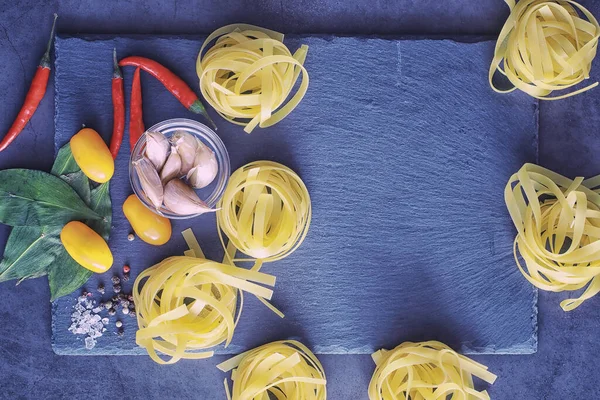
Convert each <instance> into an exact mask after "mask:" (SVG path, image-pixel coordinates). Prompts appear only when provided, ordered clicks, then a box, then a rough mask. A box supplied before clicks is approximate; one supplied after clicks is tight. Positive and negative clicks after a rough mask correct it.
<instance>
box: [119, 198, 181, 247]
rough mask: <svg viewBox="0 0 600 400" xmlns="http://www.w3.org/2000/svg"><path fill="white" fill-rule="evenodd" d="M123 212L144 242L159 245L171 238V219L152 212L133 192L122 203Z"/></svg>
mask: <svg viewBox="0 0 600 400" xmlns="http://www.w3.org/2000/svg"><path fill="white" fill-rule="evenodd" d="M123 213H124V214H125V218H127V221H129V223H130V224H131V227H132V228H133V230H134V231H135V233H136V235H138V237H139V238H140V239H142V240H143V241H144V242H146V243H149V244H152V245H154V246H160V245H163V244H165V243H167V242H168V241H169V239H170V238H171V221H169V219H168V218H165V217H162V216H160V215H158V214H155V213H154V212H152V211H151V210H150V209H149V208H148V207H146V206H145V205H144V204H143V203H142V202H141V201H140V199H138V198H137V196H136V195H135V194H132V195H131V196H129V197H128V198H127V200H125V203H123Z"/></svg>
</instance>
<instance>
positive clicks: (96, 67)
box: [52, 37, 537, 355]
mask: <svg viewBox="0 0 600 400" xmlns="http://www.w3.org/2000/svg"><path fill="white" fill-rule="evenodd" d="M200 43H201V39H200V38H189V39H178V38H148V39H135V38H129V39H128V38H107V39H105V40H100V39H98V40H91V39H86V38H77V37H71V38H69V37H66V38H62V37H61V38H58V39H57V41H56V75H55V76H56V80H55V92H56V97H55V99H56V116H55V123H56V134H55V145H56V148H57V149H58V148H60V147H61V146H62V145H63V144H64V143H66V142H67V141H68V140H69V139H70V138H71V136H72V135H73V134H74V132H76V131H77V130H78V129H79V127H80V126H81V124H82V123H85V124H86V126H89V127H94V128H95V129H97V130H98V131H99V132H100V133H101V134H102V135H103V136H104V137H105V138H106V139H107V141H108V139H109V137H110V134H111V130H112V105H111V103H110V77H111V70H112V69H111V68H112V64H111V62H112V60H111V54H112V49H113V47H115V48H116V49H117V52H118V54H119V57H124V56H127V55H132V54H134V55H143V56H147V57H150V58H152V59H156V60H158V61H161V62H163V63H164V64H165V65H168V66H169V67H172V68H173V70H174V71H175V72H176V73H177V74H179V75H181V76H182V77H184V79H185V80H186V81H187V82H190V83H192V82H193V83H194V86H196V82H197V77H196V76H195V71H194V69H193V68H192V66H193V65H194V59H195V57H196V55H197V51H198V48H199V45H200ZM286 43H287V45H288V46H289V47H290V48H291V49H292V51H293V50H294V49H296V48H297V47H299V46H300V44H302V43H304V44H307V45H308V46H309V56H308V60H307V62H306V68H307V69H308V70H309V71H310V79H311V83H310V89H309V91H308V93H307V95H306V97H305V99H304V100H303V101H302V103H301V104H300V106H299V107H298V108H297V109H296V110H294V112H293V113H292V114H291V115H290V116H289V117H288V118H286V119H285V120H284V121H282V122H281V123H279V124H277V125H275V126H273V127H271V128H268V129H264V130H262V129H257V130H255V131H254V132H253V133H252V134H250V135H248V134H245V133H244V132H243V130H242V128H241V127H238V126H236V125H233V124H230V123H228V122H226V121H224V120H222V119H218V118H219V117H218V116H217V115H216V114H214V113H213V116H214V118H216V121H217V124H218V126H219V130H218V134H219V136H220V137H221V138H222V139H223V141H224V143H225V145H226V147H227V148H228V150H229V152H230V157H231V162H232V168H233V169H237V168H238V167H240V166H242V165H244V164H246V163H247V162H249V161H254V160H261V159H268V160H273V161H277V162H281V163H283V164H286V165H288V166H289V167H291V168H292V169H294V170H295V171H297V172H298V173H299V174H300V176H301V177H302V179H303V180H304V181H305V183H306V185H307V187H308V189H309V192H310V194H311V197H312V203H313V208H314V209H313V219H312V224H311V227H310V231H309V234H308V236H307V238H306V240H305V241H304V243H303V244H302V246H301V247H300V248H299V249H298V250H297V251H296V252H295V253H294V254H293V255H291V256H289V257H288V258H286V259H284V260H281V261H278V262H274V263H272V264H267V265H265V266H264V268H263V271H265V272H268V273H272V274H274V275H276V276H277V285H276V286H275V295H274V298H273V301H274V303H275V304H276V305H277V306H278V307H280V308H281V309H282V310H283V311H284V312H285V313H286V318H285V319H283V320H280V319H279V318H278V317H277V316H275V315H274V314H273V313H271V312H270V311H269V310H268V309H267V308H266V307H264V306H262V305H261V304H260V303H259V302H258V301H256V299H252V298H250V299H249V301H246V304H247V307H245V309H244V312H243V314H242V318H241V322H240V324H239V325H238V328H237V329H236V332H235V336H234V340H233V342H232V344H231V346H229V347H228V348H226V349H219V352H222V353H226V354H236V353H239V352H240V351H242V350H245V349H248V348H252V347H255V346H257V345H259V344H261V343H265V342H268V341H272V340H276V339H280V338H286V337H291V336H297V337H300V338H301V339H302V340H303V341H304V342H305V343H307V344H309V345H310V346H311V347H312V348H313V349H314V351H315V352H316V353H318V354H321V353H324V354H345V353H351V354H352V353H355V354H356V353H358V354H370V353H372V352H373V351H375V350H377V349H379V348H382V347H387V348H389V347H392V346H395V345H397V344H398V343H400V342H403V341H405V340H424V339H428V338H436V339H439V340H442V341H443V342H446V343H448V344H450V345H452V346H454V347H456V348H459V349H461V351H463V352H465V353H513V354H523V353H532V352H534V351H535V350H536V346H537V335H536V328H537V324H536V316H537V305H536V300H537V296H536V292H535V291H534V290H533V288H532V287H531V286H530V285H529V284H528V283H527V282H526V281H525V280H524V279H523V278H522V276H521V274H520V273H519V272H518V270H517V269H516V268H515V267H514V265H513V264H514V260H513V259H512V245H511V243H512V241H513V239H514V233H513V227H512V225H511V222H510V219H509V218H507V212H506V210H505V206H504V201H503V195H502V194H503V190H504V185H505V183H506V181H507V180H508V178H509V176H510V175H511V174H512V173H513V172H514V171H516V170H517V169H518V168H519V167H520V166H521V165H522V164H523V163H524V162H530V161H535V158H536V154H537V153H536V152H537V102H536V101H535V100H534V99H532V98H530V97H528V96H525V95H518V96H513V97H505V96H498V95H496V94H495V93H493V92H492V91H491V90H490V89H489V87H488V83H487V80H486V74H485V71H486V69H487V61H486V58H487V55H488V54H490V53H491V52H492V49H493V46H494V43H493V42H491V41H487V42H480V43H459V42H455V41H450V40H435V41H433V40H382V39H365V38H341V37H320V38H315V37H288V38H287V40H286ZM132 72H133V68H126V70H125V80H126V82H127V83H128V85H127V87H126V92H127V93H129V85H130V82H131V75H132ZM142 87H143V98H144V118H145V123H146V126H147V127H149V126H151V125H154V124H155V123H157V122H160V121H162V120H165V119H168V118H179V117H187V118H198V117H196V116H194V115H193V114H191V113H190V112H188V111H187V110H185V108H184V107H182V106H181V104H179V103H178V102H177V100H176V99H175V98H173V97H172V96H171V95H170V94H169V93H168V92H167V91H166V90H165V89H164V88H163V87H162V86H161V84H160V83H159V82H157V81H156V80H155V79H154V78H152V77H150V76H149V75H144V76H143V78H142ZM199 119H200V120H201V118H199ZM127 128H128V126H126V130H127ZM128 162H129V148H128V144H127V145H125V146H124V147H123V148H122V152H121V153H120V155H119V157H118V159H117V165H116V171H117V172H116V174H115V177H114V178H113V180H112V181H111V185H112V186H111V198H112V201H113V229H112V236H111V240H110V242H109V244H110V247H111V249H112V251H113V254H114V256H115V263H114V266H113V269H112V271H111V272H109V273H106V274H103V275H95V276H94V277H92V279H90V281H89V282H88V284H87V285H86V288H87V289H88V290H89V291H91V292H94V288H95V287H97V285H98V283H99V282H102V283H103V284H104V286H105V287H106V288H107V293H106V294H105V296H104V299H105V300H106V299H109V298H110V297H111V296H112V294H113V293H112V291H111V290H110V288H111V283H110V277H111V275H112V274H113V273H117V274H119V271H120V269H121V267H122V266H123V265H124V264H128V265H130V266H131V268H132V277H133V278H135V276H136V274H137V273H138V272H139V271H141V270H143V269H145V268H148V267H149V266H151V265H153V264H155V263H156V262H158V261H160V260H162V259H163V258H166V257H168V256H171V255H174V254H182V253H183V250H184V249H185V243H184V241H183V238H182V237H181V236H180V235H179V234H178V232H180V231H181V230H182V229H184V228H187V227H192V228H193V229H194V231H195V233H196V234H197V236H198V238H199V241H200V243H201V245H202V246H203V247H204V249H205V251H206V253H207V256H208V257H209V258H212V259H220V258H222V249H221V245H220V243H219V241H218V237H217V233H216V227H215V221H214V215H203V216H201V217H199V218H196V219H192V220H186V221H177V222H174V224H173V230H174V232H175V235H174V239H173V240H172V241H170V242H169V243H168V244H166V245H164V246H161V247H158V248H157V247H153V246H150V245H148V244H146V243H143V242H142V241H140V240H136V241H133V242H129V241H127V235H128V233H129V232H130V226H129V223H128V222H127V220H126V219H125V217H124V215H123V213H122V211H121V209H120V207H119V205H120V204H122V203H123V201H124V200H125V199H126V198H127V196H129V195H130V194H131V193H132V191H131V188H130V184H129V177H128V173H127V171H128ZM132 281H133V279H132ZM132 281H130V282H128V283H125V284H123V287H124V288H125V290H126V291H128V290H129V288H130V287H131V284H132ZM78 294H79V293H74V294H73V295H71V296H66V297H64V298H62V299H59V300H58V301H56V302H55V303H54V305H53V325H52V326H53V348H54V350H55V351H56V352H57V353H58V354H120V355H122V354H144V352H145V350H143V349H141V348H139V347H137V346H136V344H135V330H136V329H135V327H136V321H135V319H133V318H129V317H127V316H120V315H118V317H119V318H120V319H123V320H124V328H125V336H123V337H119V336H117V335H116V328H115V327H114V325H112V324H111V325H110V326H111V328H112V329H109V330H108V332H107V334H106V335H105V336H103V337H101V338H99V339H98V344H97V345H96V347H94V349H92V350H86V349H85V348H84V344H83V337H82V336H76V335H73V334H72V333H71V332H69V331H67V328H68V326H69V325H70V314H71V312H72V306H73V304H74V301H75V300H74V299H75V297H76V296H77V295H78ZM96 298H99V296H97V297H96ZM104 313H106V311H105V312H104ZM114 318H115V317H112V318H111V320H113V321H114ZM256 321H260V323H258V324H257V323H256Z"/></svg>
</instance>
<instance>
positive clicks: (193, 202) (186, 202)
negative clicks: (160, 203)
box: [164, 179, 217, 215]
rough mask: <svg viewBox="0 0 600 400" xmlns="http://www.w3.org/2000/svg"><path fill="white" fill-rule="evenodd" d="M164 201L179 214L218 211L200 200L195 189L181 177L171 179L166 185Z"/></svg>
mask: <svg viewBox="0 0 600 400" xmlns="http://www.w3.org/2000/svg"><path fill="white" fill-rule="evenodd" d="M164 201H165V206H166V207H167V208H168V209H169V210H171V211H173V212H174V213H175V214H179V215H189V214H202V213H205V212H211V211H217V210H216V209H214V208H210V207H209V206H208V205H207V204H206V203H205V202H203V201H202V200H200V198H199V197H198V195H197V194H196V192H194V189H192V188H191V187H189V186H188V185H186V184H185V182H183V181H182V180H180V179H171V180H170V181H169V182H168V183H167V184H166V185H165V195H164Z"/></svg>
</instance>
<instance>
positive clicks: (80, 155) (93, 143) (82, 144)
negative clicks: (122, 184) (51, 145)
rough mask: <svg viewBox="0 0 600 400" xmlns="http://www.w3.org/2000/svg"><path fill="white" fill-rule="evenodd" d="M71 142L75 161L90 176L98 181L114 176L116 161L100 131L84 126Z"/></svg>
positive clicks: (107, 179)
mask: <svg viewBox="0 0 600 400" xmlns="http://www.w3.org/2000/svg"><path fill="white" fill-rule="evenodd" d="M70 143H71V152H72V153H73V157H74V158H75V162H77V165H79V168H81V170H82V171H83V173H84V174H85V175H86V176H87V177H88V178H90V179H91V180H93V181H94V182H98V183H104V182H108V181H109V180H110V178H112V176H113V174H114V172H115V162H114V160H113V158H112V155H111V154H110V150H109V149H108V146H106V143H104V140H102V138H101V137H100V135H99V134H98V132H96V131H95V130H93V129H90V128H83V129H82V130H80V131H79V132H77V134H75V135H74V136H73V137H72V138H71V142H70Z"/></svg>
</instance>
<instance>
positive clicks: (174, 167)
mask: <svg viewBox="0 0 600 400" xmlns="http://www.w3.org/2000/svg"><path fill="white" fill-rule="evenodd" d="M180 174H181V156H180V155H179V153H178V152H177V148H176V147H173V146H171V154H169V157H168V158H167V161H166V162H165V165H164V166H163V168H162V170H161V171H160V180H161V182H162V183H163V184H164V183H166V182H168V181H170V180H171V179H173V178H177V177H178V176H179V175H180Z"/></svg>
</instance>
